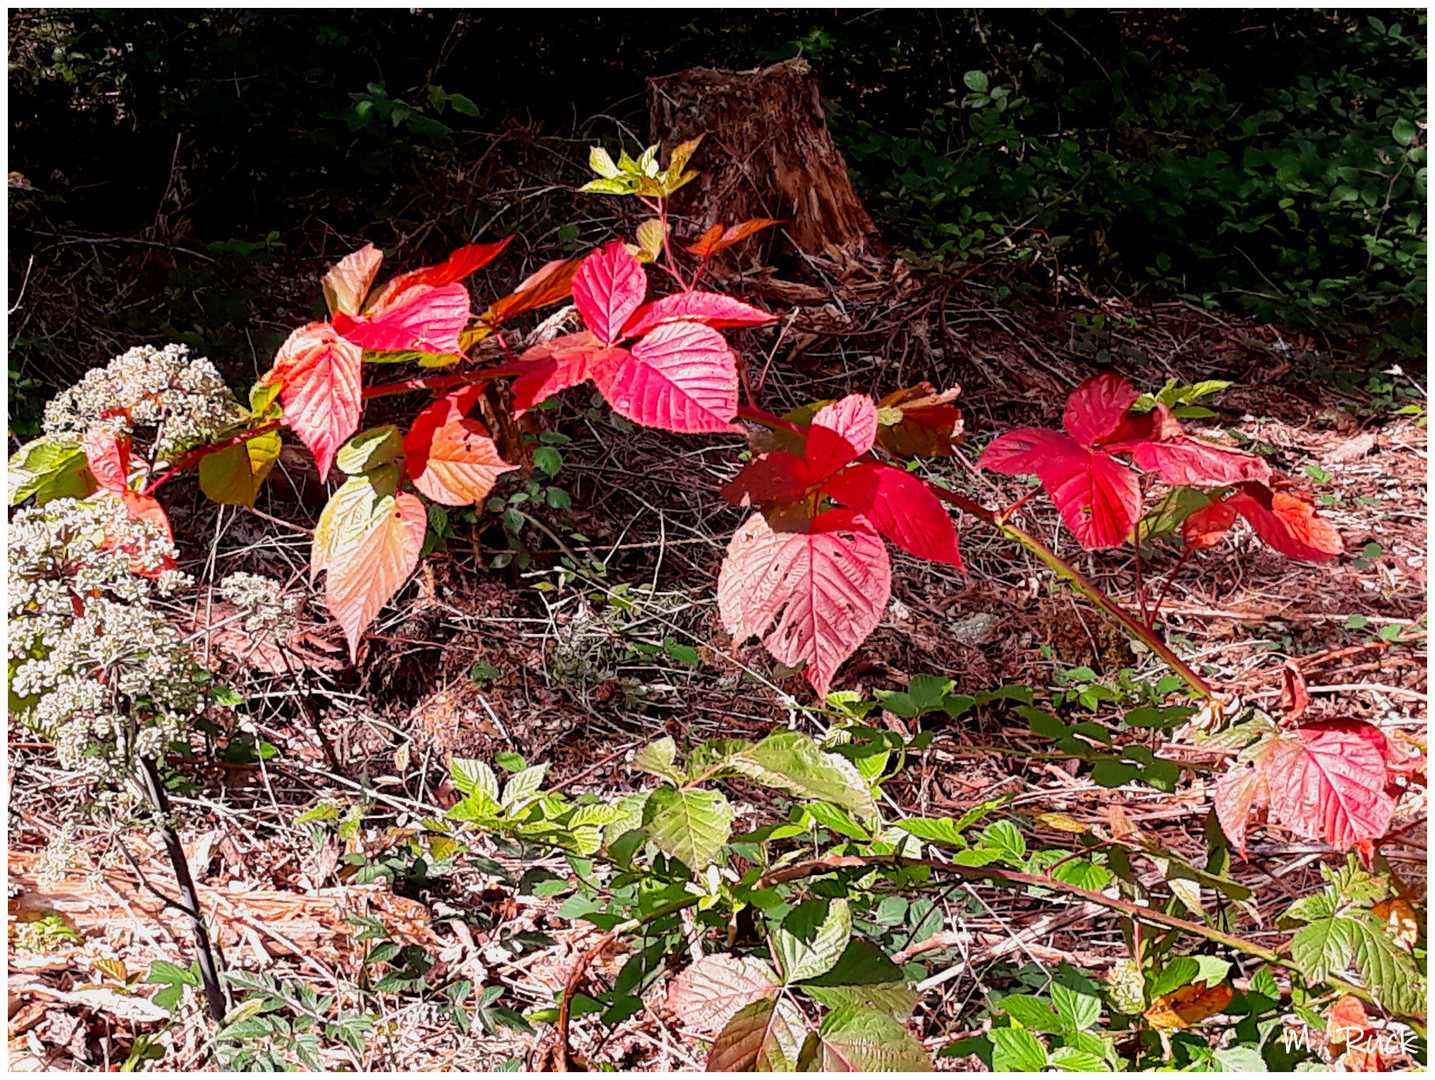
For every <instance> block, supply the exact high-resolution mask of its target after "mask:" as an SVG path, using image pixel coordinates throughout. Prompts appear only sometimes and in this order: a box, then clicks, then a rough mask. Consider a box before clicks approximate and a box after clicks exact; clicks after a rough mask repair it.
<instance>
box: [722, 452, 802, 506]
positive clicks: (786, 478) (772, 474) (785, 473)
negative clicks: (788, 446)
mask: <svg viewBox="0 0 1435 1080" xmlns="http://www.w3.org/2000/svg"><path fill="white" fill-rule="evenodd" d="M812 483H813V480H812V474H811V472H810V470H809V469H808V467H807V460H806V459H805V458H801V457H798V456H797V455H796V454H789V453H787V452H786V451H784V450H772V451H769V452H768V453H766V454H759V455H758V456H757V457H755V458H753V459H752V460H751V461H749V462H748V463H747V464H746V465H744V466H743V467H742V470H741V471H740V472H739V473H738V474H737V476H736V477H734V478H733V480H732V481H731V483H728V484H726V485H724V487H723V489H722V494H723V498H725V499H726V500H727V501H728V502H730V503H732V504H733V505H734V506H752V505H753V504H755V503H765V502H770V501H771V500H773V499H786V498H791V497H793V496H795V495H801V494H802V493H803V492H804V491H806V490H807V489H808V488H810V487H811V486H812Z"/></svg>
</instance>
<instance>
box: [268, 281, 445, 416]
mask: <svg viewBox="0 0 1435 1080" xmlns="http://www.w3.org/2000/svg"><path fill="white" fill-rule="evenodd" d="M470 304H471V299H470V297H469V295H468V288H467V286H465V285H463V284H461V283H460V282H453V283H451V284H448V285H438V286H434V285H413V286H411V287H408V288H406V289H405V290H404V291H403V292H402V293H401V294H399V293H391V294H389V297H388V298H386V299H385V300H383V301H382V302H381V303H379V304H376V305H375V306H374V307H373V308H372V309H371V310H370V311H368V312H365V313H364V314H362V315H358V316H350V315H346V314H344V313H343V312H340V313H339V314H337V315H335V316H334V320H333V321H334V329H335V331H337V332H338V334H339V335H340V336H341V337H343V338H344V339H345V340H346V341H351V342H353V343H354V344H355V345H359V346H362V347H363V348H365V349H371V350H373V351H374V352H402V351H404V350H407V349H416V350H418V351H420V352H430V353H462V352H463V345H462V344H461V343H460V341H459V339H458V335H459V333H460V331H462V330H463V328H464V327H465V326H467V325H468V321H469V318H470ZM286 409H287V403H286Z"/></svg>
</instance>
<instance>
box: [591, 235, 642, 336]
mask: <svg viewBox="0 0 1435 1080" xmlns="http://www.w3.org/2000/svg"><path fill="white" fill-rule="evenodd" d="M647 291H648V275H647V274H645V273H644V272H643V267H642V264H641V263H639V262H638V260H637V259H635V258H633V256H632V255H630V254H628V249H627V248H626V247H624V246H623V244H622V242H621V241H617V240H615V241H613V242H612V243H609V244H607V245H606V246H604V247H602V248H600V249H599V250H597V251H595V252H593V253H592V254H591V255H589V256H588V257H587V258H585V259H584V260H583V264H582V265H581V266H579V267H578V272H577V273H576V274H574V275H573V302H574V303H575V304H577V305H578V313H579V314H580V315H582V316H583V325H584V326H586V327H587V328H588V329H589V330H591V331H592V332H593V333H594V334H595V335H596V336H597V338H598V340H599V341H600V342H601V343H602V344H604V345H612V344H615V343H616V342H617V341H618V340H619V338H621V337H622V336H623V327H624V325H625V324H626V323H627V321H628V319H629V318H631V317H632V314H633V312H635V311H637V310H638V306H639V305H640V304H641V303H642V302H643V297H644V296H645V295H646V294H647Z"/></svg>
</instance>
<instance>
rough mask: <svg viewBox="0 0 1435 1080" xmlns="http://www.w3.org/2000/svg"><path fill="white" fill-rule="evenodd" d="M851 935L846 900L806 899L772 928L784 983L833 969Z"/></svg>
mask: <svg viewBox="0 0 1435 1080" xmlns="http://www.w3.org/2000/svg"><path fill="white" fill-rule="evenodd" d="M851 939H852V908H851V907H850V906H849V905H848V903H847V901H846V900H843V899H840V898H839V899H835V900H807V901H804V902H803V903H801V904H798V905H797V906H796V907H795V908H793V909H792V910H791V911H789V912H788V913H787V917H786V918H784V919H783V920H782V926H781V927H779V928H778V929H777V930H775V931H773V934H772V948H773V951H774V952H775V953H777V962H778V967H779V968H780V969H781V971H782V977H783V979H784V980H785V985H789V986H790V985H791V984H793V983H797V982H802V981H803V980H804V979H815V978H817V977H818V976H819V975H822V974H825V973H826V972H828V971H830V970H832V968H833V966H834V965H835V964H836V963H837V961H838V960H839V959H840V958H841V956H842V954H843V953H844V952H846V951H847V943H848V942H849V941H850V940H851Z"/></svg>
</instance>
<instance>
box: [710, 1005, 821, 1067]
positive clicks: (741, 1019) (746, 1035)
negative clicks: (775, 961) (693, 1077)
mask: <svg viewBox="0 0 1435 1080" xmlns="http://www.w3.org/2000/svg"><path fill="white" fill-rule="evenodd" d="M806 1030H807V1023H806V1021H805V1020H804V1019H803V1018H802V1013H801V1011H800V1010H799V1009H798V1008H797V1006H796V1005H794V1004H793V1003H792V1002H791V1001H788V1000H787V999H785V998H784V999H781V1000H779V999H777V998H770V997H769V998H762V999H761V1000H759V1001H754V1002H752V1003H751V1004H750V1005H745V1006H743V1008H741V1009H739V1010H738V1011H737V1012H736V1013H735V1014H734V1015H733V1017H732V1019H731V1020H729V1021H728V1023H727V1026H726V1027H724V1028H723V1029H722V1032H721V1033H720V1034H719V1035H718V1037H717V1039H716V1040H715V1041H714V1042H713V1045H712V1049H711V1050H710V1051H708V1061H707V1071H708V1072H792V1071H794V1070H795V1069H796V1068H797V1057H798V1054H799V1053H800V1052H801V1050H802V1041H803V1036H804V1035H805V1033H806Z"/></svg>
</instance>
